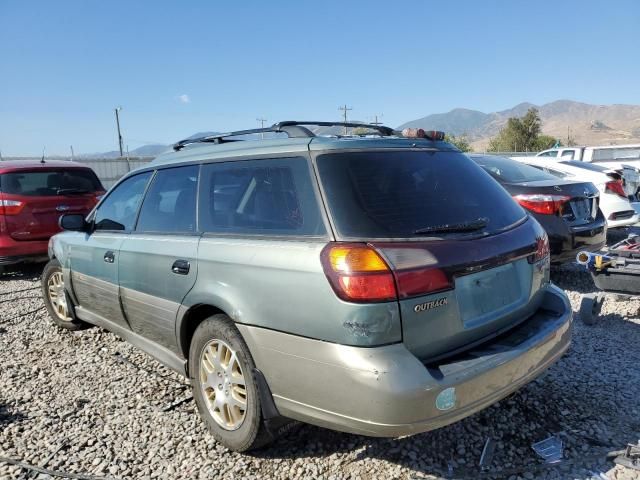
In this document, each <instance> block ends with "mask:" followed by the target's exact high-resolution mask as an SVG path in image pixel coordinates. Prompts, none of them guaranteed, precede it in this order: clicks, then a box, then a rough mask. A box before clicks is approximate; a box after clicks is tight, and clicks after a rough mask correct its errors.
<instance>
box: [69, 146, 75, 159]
mask: <svg viewBox="0 0 640 480" xmlns="http://www.w3.org/2000/svg"><path fill="white" fill-rule="evenodd" d="M69 148H70V149H71V161H72V162H73V157H74V155H73V145H69Z"/></svg>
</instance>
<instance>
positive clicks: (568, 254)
mask: <svg viewBox="0 0 640 480" xmlns="http://www.w3.org/2000/svg"><path fill="white" fill-rule="evenodd" d="M471 158H472V159H473V160H475V162H476V163H478V165H480V166H481V167H482V168H483V169H485V170H486V171H487V172H488V173H489V174H490V175H491V176H492V177H493V178H495V179H496V180H497V181H498V182H500V184H501V185H502V186H503V187H504V188H505V189H506V190H507V191H508V192H509V193H510V194H511V195H512V196H513V198H514V199H515V200H516V201H517V202H518V203H519V204H520V205H522V206H523V207H524V208H525V209H527V210H528V211H529V213H530V215H532V216H533V217H535V219H536V220H538V221H539V222H540V224H541V225H542V226H543V227H544V229H545V230H546V232H547V235H548V236H549V244H550V246H551V262H552V263H556V264H558V263H564V262H568V261H574V260H575V258H576V254H577V253H578V252H579V251H582V250H587V251H596V250H599V249H600V248H602V247H603V246H604V244H605V242H606V237H607V231H606V228H607V221H606V220H605V218H604V215H603V214H602V211H601V210H600V208H599V203H600V194H599V193H598V189H597V188H596V187H595V185H593V184H592V183H590V182H576V181H573V180H566V179H560V178H558V177H556V176H554V175H551V174H550V173H546V172H543V171H541V170H539V169H537V168H534V167H532V166H529V165H525V164H523V163H520V162H517V161H515V160H511V159H509V158H506V157H499V156H494V155H471Z"/></svg>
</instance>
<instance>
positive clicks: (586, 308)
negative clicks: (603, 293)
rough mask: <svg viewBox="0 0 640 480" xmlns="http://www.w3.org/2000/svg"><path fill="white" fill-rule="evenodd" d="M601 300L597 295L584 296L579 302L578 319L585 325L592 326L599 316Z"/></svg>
mask: <svg viewBox="0 0 640 480" xmlns="http://www.w3.org/2000/svg"><path fill="white" fill-rule="evenodd" d="M602 302H603V299H602V298H600V297H599V296H598V295H585V296H584V297H582V302H580V319H581V320H582V323H584V324H585V325H594V324H595V323H596V321H597V320H598V315H600V310H601V309H602Z"/></svg>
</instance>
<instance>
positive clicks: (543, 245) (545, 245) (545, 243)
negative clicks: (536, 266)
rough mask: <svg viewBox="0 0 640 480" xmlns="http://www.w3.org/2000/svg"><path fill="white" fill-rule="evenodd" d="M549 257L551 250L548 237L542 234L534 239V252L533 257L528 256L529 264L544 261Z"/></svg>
mask: <svg viewBox="0 0 640 480" xmlns="http://www.w3.org/2000/svg"><path fill="white" fill-rule="evenodd" d="M550 255H551V249H550V247H549V237H548V236H547V233H546V232H544V233H543V234H542V236H540V237H537V238H536V251H535V253H534V254H533V255H529V263H536V262H539V261H540V260H544V259H545V258H548V257H549V256H550Z"/></svg>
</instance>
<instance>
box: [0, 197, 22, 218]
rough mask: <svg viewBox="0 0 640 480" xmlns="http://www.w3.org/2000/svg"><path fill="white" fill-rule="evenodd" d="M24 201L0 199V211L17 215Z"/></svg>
mask: <svg viewBox="0 0 640 480" xmlns="http://www.w3.org/2000/svg"><path fill="white" fill-rule="evenodd" d="M24 205H25V203H24V202H21V201H20V200H6V199H3V200H0V213H4V214H5V215H17V214H19V213H20V211H21V210H22V209H23V208H24Z"/></svg>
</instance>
